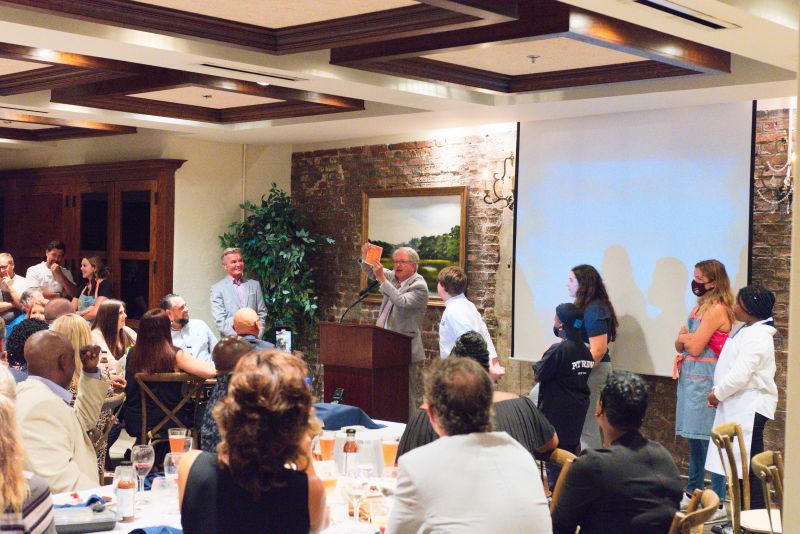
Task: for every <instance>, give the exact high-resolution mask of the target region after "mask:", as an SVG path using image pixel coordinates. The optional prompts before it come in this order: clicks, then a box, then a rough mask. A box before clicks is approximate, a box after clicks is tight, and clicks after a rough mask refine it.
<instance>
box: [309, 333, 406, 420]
mask: <svg viewBox="0 0 800 534" xmlns="http://www.w3.org/2000/svg"><path fill="white" fill-rule="evenodd" d="M319 353H320V360H321V361H322V364H323V365H324V366H325V370H324V377H325V379H324V388H325V402H330V401H331V399H332V397H333V392H334V391H336V388H344V390H345V396H344V400H343V403H344V404H350V405H352V406H358V407H359V408H361V409H362V410H364V411H365V412H366V413H367V415H369V416H370V417H372V418H373V419H383V420H386V421H398V422H401V423H404V422H406V421H408V366H409V364H410V362H411V336H407V335H404V334H398V333H397V332H392V331H391V330H386V329H385V328H380V327H378V326H375V325H368V324H353V323H345V324H339V323H332V322H321V323H320V325H319Z"/></svg>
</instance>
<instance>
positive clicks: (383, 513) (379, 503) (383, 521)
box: [369, 497, 389, 529]
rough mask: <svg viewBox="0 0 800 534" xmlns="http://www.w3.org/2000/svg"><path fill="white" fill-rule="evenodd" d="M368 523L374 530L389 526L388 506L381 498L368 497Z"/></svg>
mask: <svg viewBox="0 0 800 534" xmlns="http://www.w3.org/2000/svg"><path fill="white" fill-rule="evenodd" d="M369 521H370V523H372V525H373V526H374V527H375V528H376V529H380V528H381V527H384V528H386V527H387V526H388V525H389V504H388V503H387V502H386V499H385V498H383V497H370V502H369Z"/></svg>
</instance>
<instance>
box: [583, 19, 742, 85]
mask: <svg viewBox="0 0 800 534" xmlns="http://www.w3.org/2000/svg"><path fill="white" fill-rule="evenodd" d="M570 36H571V37H572V38H574V39H578V40H580V41H584V42H587V43H591V44H596V45H599V46H603V47H605V48H610V49H612V50H618V51H620V52H627V53H629V54H636V55H638V56H641V57H643V58H644V59H649V60H653V61H658V62H660V63H668V64H670V65H674V66H676V67H682V68H684V69H691V70H693V71H697V72H701V73H705V74H719V73H723V72H724V73H729V72H730V71H731V54H730V53H729V52H726V51H724V50H719V49H716V48H712V47H710V46H706V45H703V44H700V43H695V42H693V41H689V40H686V39H681V38H680V37H675V36H674V35H669V34H666V33H662V32H659V31H656V30H651V29H650V28H645V27H643V26H637V25H636V24H631V23H630V22H626V21H624V20H619V19H613V18H611V17H607V16H605V15H600V14H599V13H594V12H591V11H586V10H583V9H580V8H577V7H573V8H571V10H570ZM667 50H670V51H672V52H667Z"/></svg>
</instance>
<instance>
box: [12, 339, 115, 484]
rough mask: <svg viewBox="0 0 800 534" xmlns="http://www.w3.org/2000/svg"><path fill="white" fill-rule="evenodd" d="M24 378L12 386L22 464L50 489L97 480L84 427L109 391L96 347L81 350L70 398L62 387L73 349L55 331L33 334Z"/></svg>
mask: <svg viewBox="0 0 800 534" xmlns="http://www.w3.org/2000/svg"><path fill="white" fill-rule="evenodd" d="M25 354H26V355H27V358H28V372H29V375H28V378H27V379H26V380H25V381H24V382H20V383H19V385H18V386H17V423H18V424H19V428H20V429H21V431H22V443H23V445H24V447H25V466H26V468H28V469H30V470H31V471H33V472H34V473H36V474H37V475H39V476H41V477H42V478H44V479H45V480H47V483H48V484H49V486H50V490H51V491H53V492H54V493H61V492H64V491H76V490H83V489H89V488H94V487H96V486H97V485H98V483H99V480H98V477H97V458H96V456H95V452H94V447H93V446H92V442H91V441H90V439H89V436H88V434H87V432H88V431H89V430H90V429H92V428H94V426H95V425H96V424H97V419H98V418H99V417H100V409H101V407H102V405H103V400H104V399H105V397H106V392H107V391H108V382H106V381H104V380H102V379H101V378H100V373H99V371H98V369H97V364H98V362H99V360H100V347H92V346H89V347H83V348H81V351H80V359H81V367H82V369H83V372H82V373H81V375H80V379H79V380H78V395H77V397H76V398H75V402H74V403H73V404H72V406H70V402H72V394H71V393H70V392H69V391H68V390H67V388H68V387H69V383H70V381H71V380H72V377H73V376H74V374H75V352H74V351H73V349H72V345H71V344H70V342H69V340H68V339H67V338H66V337H65V336H64V335H63V334H59V333H58V332H51V331H42V332H36V333H35V334H33V335H32V336H31V337H30V339H28V341H27V342H26V344H25Z"/></svg>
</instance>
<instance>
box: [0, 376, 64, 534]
mask: <svg viewBox="0 0 800 534" xmlns="http://www.w3.org/2000/svg"><path fill="white" fill-rule="evenodd" d="M15 392H16V390H15V383H14V377H12V376H11V373H10V372H9V371H8V369H7V368H6V367H4V366H2V365H0V428H2V429H3V431H2V432H0V526H2V529H1V530H2V531H3V532H4V533H5V532H10V533H14V534H52V533H55V531H56V527H55V523H54V521H53V501H52V499H51V497H50V488H49V487H48V486H47V482H46V481H45V480H44V479H42V478H40V477H38V476H36V475H34V474H33V473H29V472H27V471H23V470H22V466H23V465H24V463H25V454H24V453H23V450H22V442H21V441H20V438H19V434H18V429H17V423H16V416H15V409H14V399H15Z"/></svg>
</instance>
